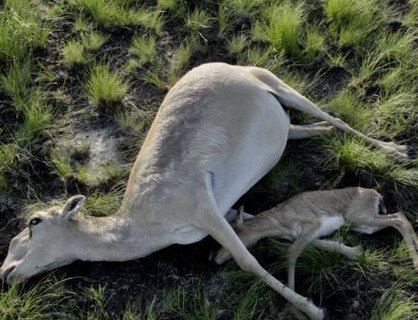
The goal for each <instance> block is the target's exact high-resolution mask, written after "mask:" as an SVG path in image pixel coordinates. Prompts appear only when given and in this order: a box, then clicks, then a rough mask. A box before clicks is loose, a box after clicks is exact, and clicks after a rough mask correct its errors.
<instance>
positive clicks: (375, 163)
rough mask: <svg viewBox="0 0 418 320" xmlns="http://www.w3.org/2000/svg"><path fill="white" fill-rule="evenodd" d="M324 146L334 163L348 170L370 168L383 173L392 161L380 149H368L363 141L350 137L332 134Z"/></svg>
mask: <svg viewBox="0 0 418 320" xmlns="http://www.w3.org/2000/svg"><path fill="white" fill-rule="evenodd" d="M324 146H325V148H326V149H328V150H329V152H330V153H331V158H332V159H333V161H332V162H333V163H334V165H336V166H337V167H339V168H342V169H343V170H346V171H348V172H356V171H357V170H359V169H371V170H373V171H375V172H376V173H381V174H383V173H385V172H386V171H387V169H388V167H389V165H390V164H391V163H392V161H391V159H390V158H389V156H388V155H387V154H386V153H384V151H382V150H377V149H373V150H372V149H370V148H369V147H367V146H366V145H365V144H364V143H363V142H360V141H358V140H356V139H354V138H351V137H344V138H339V137H337V136H332V137H331V138H330V139H329V140H327V141H325V143H324Z"/></svg>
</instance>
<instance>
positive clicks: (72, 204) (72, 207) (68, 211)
mask: <svg viewBox="0 0 418 320" xmlns="http://www.w3.org/2000/svg"><path fill="white" fill-rule="evenodd" d="M85 200H86V197H85V196H82V195H78V196H74V197H71V198H70V199H68V200H67V203H66V204H65V206H64V208H63V209H62V212H61V216H62V218H63V219H66V220H68V219H70V218H71V217H72V216H73V215H75V214H76V213H77V212H78V211H80V209H81V207H82V206H83V203H84V201H85Z"/></svg>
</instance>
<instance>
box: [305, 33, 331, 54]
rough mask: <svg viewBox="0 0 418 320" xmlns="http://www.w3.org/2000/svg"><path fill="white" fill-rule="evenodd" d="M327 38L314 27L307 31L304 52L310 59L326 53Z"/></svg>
mask: <svg viewBox="0 0 418 320" xmlns="http://www.w3.org/2000/svg"><path fill="white" fill-rule="evenodd" d="M326 49H327V48H326V44H325V37H324V36H323V35H322V34H321V32H320V31H319V28H317V27H312V28H308V29H307V30H306V35H305V49H304V52H305V54H306V56H307V58H308V59H313V58H317V57H319V56H321V55H322V54H324V53H325V52H326Z"/></svg>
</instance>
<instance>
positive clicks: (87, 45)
mask: <svg viewBox="0 0 418 320" xmlns="http://www.w3.org/2000/svg"><path fill="white" fill-rule="evenodd" d="M108 40H109V36H108V35H104V34H102V33H99V32H89V33H87V34H85V33H83V34H82V36H81V44H82V46H83V47H84V49H85V50H87V51H93V52H94V51H97V50H99V49H100V48H101V47H102V46H103V45H104V44H105V43H106V42H107V41H108Z"/></svg>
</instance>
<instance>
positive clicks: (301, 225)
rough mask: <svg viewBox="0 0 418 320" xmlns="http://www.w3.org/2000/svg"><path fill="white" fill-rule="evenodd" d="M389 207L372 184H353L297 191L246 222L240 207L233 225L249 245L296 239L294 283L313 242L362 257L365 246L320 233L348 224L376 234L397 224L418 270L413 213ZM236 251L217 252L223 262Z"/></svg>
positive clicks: (292, 284) (291, 261)
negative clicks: (369, 186)
mask: <svg viewBox="0 0 418 320" xmlns="http://www.w3.org/2000/svg"><path fill="white" fill-rule="evenodd" d="M379 213H384V214H385V213H386V208H385V205H384V202H383V197H382V196H381V195H380V194H379V193H378V192H377V191H375V190H373V189H365V188H357V187H348V188H344V189H337V190H326V191H310V192H304V193H301V194H298V195H296V196H294V197H292V198H290V199H288V200H286V201H284V202H282V203H280V204H279V205H278V206H276V207H274V208H272V209H270V210H267V211H264V212H261V213H260V214H258V215H256V216H255V217H254V218H252V219H250V220H249V221H247V222H244V221H243V215H244V210H243V208H242V207H241V208H240V210H239V212H238V216H237V218H236V222H235V225H234V230H235V231H236V232H237V235H238V236H239V238H240V239H241V241H242V243H243V244H244V245H245V246H247V247H249V246H252V245H254V244H255V243H257V242H258V241H259V240H260V239H262V238H265V237H277V238H282V239H286V240H291V241H293V243H292V245H291V246H290V247H289V253H288V259H289V261H288V269H287V270H288V272H287V273H288V285H289V288H291V289H292V290H294V288H295V266H296V260H297V259H298V257H299V255H300V254H301V252H302V251H303V249H304V248H305V247H306V246H307V245H308V244H310V243H311V244H312V245H313V246H315V247H318V248H320V249H324V250H328V251H337V252H340V253H341V254H343V255H345V256H346V257H348V258H349V259H355V258H357V257H358V256H359V255H360V253H361V247H359V246H358V247H348V246H346V245H344V244H343V243H341V242H339V241H334V240H323V239H319V238H321V237H325V236H327V235H329V234H331V233H333V232H335V231H336V230H338V229H339V228H341V227H342V226H343V225H347V226H349V227H350V228H351V229H352V230H354V231H357V232H360V233H366V234H372V233H374V232H377V231H379V230H382V229H383V228H386V227H393V228H396V229H397V230H398V231H399V232H400V233H401V235H402V237H403V238H404V240H405V243H406V245H407V248H408V250H409V253H410V256H411V258H412V261H413V264H414V268H415V270H417V271H418V238H417V235H416V234H415V232H414V229H413V227H412V225H411V223H410V222H409V221H408V219H407V218H406V217H405V216H404V215H403V214H402V213H401V212H397V213H394V214H387V215H381V214H379ZM230 257H231V255H230V253H229V252H228V251H227V250H226V249H224V248H223V249H221V250H220V251H219V253H218V254H217V255H216V257H215V261H216V262H217V263H219V264H220V263H223V262H225V261H226V260H227V259H229V258H230Z"/></svg>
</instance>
